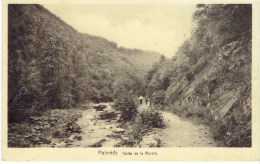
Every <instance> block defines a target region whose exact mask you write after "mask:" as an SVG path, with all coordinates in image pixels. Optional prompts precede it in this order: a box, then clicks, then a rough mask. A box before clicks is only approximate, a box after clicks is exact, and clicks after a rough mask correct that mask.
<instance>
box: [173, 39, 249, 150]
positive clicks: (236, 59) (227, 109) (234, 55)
mask: <svg viewBox="0 0 260 164" xmlns="http://www.w3.org/2000/svg"><path fill="white" fill-rule="evenodd" d="M250 47H251V41H250V40H242V39H238V40H237V41H235V42H232V43H230V44H228V45H227V46H224V47H223V49H221V51H220V52H219V53H218V54H219V55H218V56H216V57H215V58H212V59H209V60H208V64H207V65H206V66H205V67H204V68H202V69H201V71H200V72H198V73H196V74H192V79H188V78H187V76H186V77H185V76H184V77H183V78H182V79H181V82H180V83H179V85H176V86H173V88H172V90H171V89H170V88H169V89H168V94H169V97H168V100H169V101H171V102H172V103H171V105H172V106H174V111H175V112H177V113H182V114H185V115H186V116H189V115H190V116H192V115H197V116H203V117H207V118H208V119H209V122H211V125H212V127H213V131H214V133H215V138H216V139H219V140H223V139H225V145H227V146H250V145H251V137H250V136H251V48H250ZM201 60H203V59H201ZM210 60H211V61H210ZM192 71H195V70H192ZM179 93H180V94H179ZM174 96H175V99H173V97H174ZM246 133H247V134H246Z"/></svg>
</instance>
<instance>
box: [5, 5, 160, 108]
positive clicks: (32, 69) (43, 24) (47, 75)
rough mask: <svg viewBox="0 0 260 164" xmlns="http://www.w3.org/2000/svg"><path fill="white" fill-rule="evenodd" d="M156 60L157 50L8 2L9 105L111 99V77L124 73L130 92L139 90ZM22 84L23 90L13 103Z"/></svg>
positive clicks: (37, 105)
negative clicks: (81, 29)
mask: <svg viewBox="0 0 260 164" xmlns="http://www.w3.org/2000/svg"><path fill="white" fill-rule="evenodd" d="M79 21H80V20H79ZM158 59H159V54H158V53H156V52H148V51H142V50H137V49H127V48H123V47H118V46H117V44H116V43H113V42H111V41H108V40H106V39H104V38H101V37H97V36H92V35H89V34H82V33H79V32H77V31H76V30H75V29H73V28H72V27H71V26H69V25H68V24H66V23H65V22H63V21H62V20H61V19H59V18H58V17H56V16H55V15H54V14H52V13H50V12H49V11H48V10H46V9H45V8H44V7H42V6H41V5H16V4H10V5H9V6H8V99H9V107H10V109H11V110H15V109H20V111H21V110H26V109H29V108H32V109H39V110H40V109H46V108H69V107H72V106H76V105H78V104H81V103H84V102H86V101H96V102H99V101H112V99H113V91H114V89H115V88H116V87H117V86H116V81H117V80H118V79H124V78H125V79H127V80H129V81H131V82H132V83H133V84H132V86H131V87H132V88H131V90H132V91H133V92H134V93H139V92H140V93H142V92H143V90H144V88H142V87H143V86H144V85H145V83H144V76H145V74H146V72H147V71H148V70H149V69H150V67H151V66H152V63H153V62H155V61H157V60H158ZM134 86H140V87H139V88H138V87H136V88H134ZM22 87H26V88H27V90H28V93H27V94H26V95H24V96H21V98H19V99H17V100H15V102H14V101H13V98H14V97H15V96H16V95H17V94H18V93H19V89H20V88H22ZM23 112H24V111H22V112H21V113H23Z"/></svg>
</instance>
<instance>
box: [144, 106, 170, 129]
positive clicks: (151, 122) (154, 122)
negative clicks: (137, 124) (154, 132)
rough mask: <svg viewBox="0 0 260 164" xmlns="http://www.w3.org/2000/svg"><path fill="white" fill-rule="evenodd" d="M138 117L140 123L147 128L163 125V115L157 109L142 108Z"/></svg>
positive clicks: (161, 126)
mask: <svg viewBox="0 0 260 164" xmlns="http://www.w3.org/2000/svg"><path fill="white" fill-rule="evenodd" d="M140 118H141V120H142V124H143V125H144V126H146V127H147V128H148V129H150V128H163V127H165V124H164V121H163V117H162V115H161V113H160V112H159V111H157V110H151V109H148V110H144V111H142V112H141V113H140Z"/></svg>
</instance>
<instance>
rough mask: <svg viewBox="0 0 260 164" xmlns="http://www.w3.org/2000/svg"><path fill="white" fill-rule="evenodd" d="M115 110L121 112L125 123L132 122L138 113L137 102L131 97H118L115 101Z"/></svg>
mask: <svg viewBox="0 0 260 164" xmlns="http://www.w3.org/2000/svg"><path fill="white" fill-rule="evenodd" d="M115 108H116V109H117V110H120V111H121V120H122V121H124V122H127V121H130V120H132V118H133V117H134V116H135V115H136V113H137V109H136V105H135V101H134V99H133V97H132V96H130V95H124V96H121V97H118V99H116V101H115Z"/></svg>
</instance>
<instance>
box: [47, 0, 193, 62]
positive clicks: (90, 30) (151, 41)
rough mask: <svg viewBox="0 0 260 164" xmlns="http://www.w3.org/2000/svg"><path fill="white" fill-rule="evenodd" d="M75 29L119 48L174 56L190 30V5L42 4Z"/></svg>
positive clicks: (191, 7)
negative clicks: (111, 42) (98, 37)
mask: <svg viewBox="0 0 260 164" xmlns="http://www.w3.org/2000/svg"><path fill="white" fill-rule="evenodd" d="M44 7H45V8H47V9H48V10H49V11H51V12H52V13H53V14H55V15H56V16H58V17H59V18H60V19H62V20H63V21H65V22H66V23H68V24H69V25H70V26H72V27H73V28H75V29H76V30H77V31H78V32H81V33H87V34H90V35H96V36H100V37H104V38H106V39H107V40H109V41H113V42H115V43H117V45H118V46H119V47H125V48H131V49H133V48H136V49H142V50H147V51H155V52H159V53H161V54H163V55H165V56H166V57H172V56H174V55H175V52H176V51H177V49H178V47H179V46H180V45H181V44H182V43H183V42H184V41H185V40H186V39H187V38H188V37H189V35H190V33H191V30H192V14H193V12H194V11H195V9H196V7H195V5H191V4H183V5H181V4H168V5H166V4H150V5H142V4H136V5H135V4H102V5H100V4H99V5H97V4H88V5H85V4H83V5H77V4H76V5H65V4H59V5H56V4H48V5H47V4H46V5H44Z"/></svg>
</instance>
